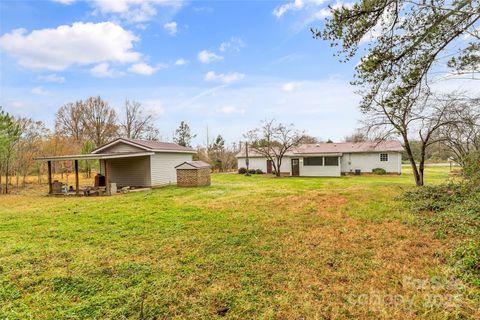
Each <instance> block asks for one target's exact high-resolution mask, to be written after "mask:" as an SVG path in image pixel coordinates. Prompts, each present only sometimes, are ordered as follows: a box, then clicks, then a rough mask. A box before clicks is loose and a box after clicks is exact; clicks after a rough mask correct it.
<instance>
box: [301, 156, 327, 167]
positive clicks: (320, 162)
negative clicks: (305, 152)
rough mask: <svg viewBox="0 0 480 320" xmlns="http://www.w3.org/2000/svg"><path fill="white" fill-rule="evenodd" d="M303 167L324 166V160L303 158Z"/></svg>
mask: <svg viewBox="0 0 480 320" xmlns="http://www.w3.org/2000/svg"><path fill="white" fill-rule="evenodd" d="M303 165H304V166H323V158H322V157H308V158H303Z"/></svg>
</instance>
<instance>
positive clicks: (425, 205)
mask: <svg viewBox="0 0 480 320" xmlns="http://www.w3.org/2000/svg"><path fill="white" fill-rule="evenodd" d="M464 189H465V186H464V185H463V184H460V183H449V184H442V185H438V186H424V187H421V188H415V189H414V190H411V191H407V192H405V193H404V194H403V196H402V198H403V200H404V201H405V202H406V203H407V204H409V206H410V207H411V209H413V210H415V211H434V212H439V211H443V210H445V209H446V208H448V207H449V206H451V205H453V204H456V203H459V202H461V201H462V200H463V199H464V198H465V192H464Z"/></svg>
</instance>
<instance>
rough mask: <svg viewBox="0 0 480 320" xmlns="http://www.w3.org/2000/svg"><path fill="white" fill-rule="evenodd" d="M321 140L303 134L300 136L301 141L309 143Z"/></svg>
mask: <svg viewBox="0 0 480 320" xmlns="http://www.w3.org/2000/svg"><path fill="white" fill-rule="evenodd" d="M320 142H322V141H321V140H320V139H319V138H317V137H314V136H311V135H308V134H304V135H303V137H302V143H310V144H316V143H320Z"/></svg>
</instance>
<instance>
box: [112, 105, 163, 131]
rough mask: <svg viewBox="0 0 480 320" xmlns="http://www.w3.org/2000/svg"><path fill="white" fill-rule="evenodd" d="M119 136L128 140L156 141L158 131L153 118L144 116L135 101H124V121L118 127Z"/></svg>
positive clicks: (147, 115) (148, 115)
mask: <svg viewBox="0 0 480 320" xmlns="http://www.w3.org/2000/svg"><path fill="white" fill-rule="evenodd" d="M120 129H121V135H123V136H125V137H126V138H129V139H147V140H158V138H159V131H158V129H157V128H155V125H154V123H153V116H152V115H150V114H145V112H144V110H143V108H142V105H141V104H140V102H137V101H130V100H125V120H124V121H123V122H122V123H121V125H120Z"/></svg>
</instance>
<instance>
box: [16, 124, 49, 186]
mask: <svg viewBox="0 0 480 320" xmlns="http://www.w3.org/2000/svg"><path fill="white" fill-rule="evenodd" d="M17 123H18V124H19V126H20V138H19V141H18V144H17V146H16V149H17V154H16V159H15V160H16V161H15V162H16V170H17V187H18V175H19V174H20V175H21V176H22V178H23V182H22V185H23V186H25V180H26V176H27V175H28V174H29V173H30V172H31V171H32V168H33V166H34V165H35V161H34V160H33V158H34V157H35V156H39V155H40V153H41V148H42V142H43V140H44V139H45V138H46V137H47V136H48V134H49V130H48V129H47V128H46V127H45V124H44V123H43V122H42V121H34V120H32V119H29V118H20V119H18V120H17Z"/></svg>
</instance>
